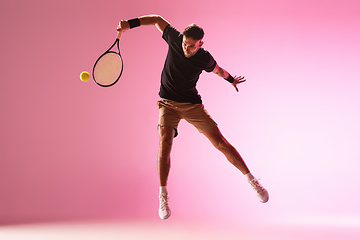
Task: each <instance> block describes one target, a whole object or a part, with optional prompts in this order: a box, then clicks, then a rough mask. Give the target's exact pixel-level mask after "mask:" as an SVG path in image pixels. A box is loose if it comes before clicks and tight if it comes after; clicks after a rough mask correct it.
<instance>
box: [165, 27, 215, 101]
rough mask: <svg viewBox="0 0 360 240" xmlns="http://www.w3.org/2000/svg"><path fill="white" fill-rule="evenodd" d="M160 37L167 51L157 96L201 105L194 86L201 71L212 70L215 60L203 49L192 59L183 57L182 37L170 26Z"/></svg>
mask: <svg viewBox="0 0 360 240" xmlns="http://www.w3.org/2000/svg"><path fill="white" fill-rule="evenodd" d="M162 37H163V39H164V40H165V41H166V42H167V44H168V45H169V49H168V53H167V56H166V60H165V64H164V68H163V71H162V73H161V85H160V92H159V96H160V97H161V98H165V99H168V100H172V101H176V102H190V103H195V104H198V103H202V101H201V97H200V95H199V93H198V91H197V89H196V84H197V82H198V80H199V76H200V74H201V72H202V71H203V70H205V71H206V72H211V71H213V70H214V68H215V66H216V61H215V59H214V58H213V57H212V56H211V54H210V53H209V52H208V51H206V50H204V49H203V48H200V49H199V50H198V51H197V52H196V53H195V55H193V56H192V57H190V58H187V57H185V55H184V52H183V50H182V40H183V35H182V34H181V33H180V32H179V31H178V30H176V29H175V28H174V27H172V26H171V25H168V26H166V28H165V29H164V32H163V36H162Z"/></svg>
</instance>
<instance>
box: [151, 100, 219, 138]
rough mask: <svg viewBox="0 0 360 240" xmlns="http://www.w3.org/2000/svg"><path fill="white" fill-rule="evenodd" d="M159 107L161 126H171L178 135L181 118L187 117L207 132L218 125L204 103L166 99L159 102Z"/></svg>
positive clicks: (190, 121)
mask: <svg viewBox="0 0 360 240" xmlns="http://www.w3.org/2000/svg"><path fill="white" fill-rule="evenodd" d="M157 107H158V108H159V126H170V127H173V128H174V129H175V136H174V137H176V136H177V135H178V131H177V128H178V125H179V122H180V120H181V119H185V120H186V121H187V122H189V123H190V124H192V125H193V126H194V127H196V129H197V130H198V131H199V132H200V133H203V132H206V131H208V130H210V129H212V128H214V127H216V126H217V124H216V122H215V121H214V120H213V119H212V118H211V117H210V115H209V114H208V112H207V111H206V110H205V109H204V105H202V104H193V103H179V102H174V101H170V100H166V99H161V100H160V101H158V102H157Z"/></svg>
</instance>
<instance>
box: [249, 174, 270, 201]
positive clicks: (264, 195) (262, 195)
mask: <svg viewBox="0 0 360 240" xmlns="http://www.w3.org/2000/svg"><path fill="white" fill-rule="evenodd" d="M249 183H250V185H251V187H252V188H253V189H254V190H255V192H256V193H257V196H258V198H259V200H260V202H262V203H266V202H267V201H269V193H268V191H267V190H266V189H265V188H264V187H263V186H261V184H260V183H259V180H258V179H255V178H254V179H253V180H251V181H249Z"/></svg>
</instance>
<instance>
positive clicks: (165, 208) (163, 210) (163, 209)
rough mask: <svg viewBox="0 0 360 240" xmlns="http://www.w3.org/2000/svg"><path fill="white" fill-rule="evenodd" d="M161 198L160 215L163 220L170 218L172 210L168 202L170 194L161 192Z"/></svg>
mask: <svg viewBox="0 0 360 240" xmlns="http://www.w3.org/2000/svg"><path fill="white" fill-rule="evenodd" d="M159 200H160V204H159V217H160V218H161V219H163V220H165V219H168V218H169V217H170V215H171V211H170V208H169V203H168V200H169V198H168V195H167V194H166V193H161V194H160V195H159Z"/></svg>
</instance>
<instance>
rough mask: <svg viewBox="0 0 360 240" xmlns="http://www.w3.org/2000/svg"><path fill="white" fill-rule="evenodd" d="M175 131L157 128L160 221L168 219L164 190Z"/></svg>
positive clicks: (168, 211)
mask: <svg viewBox="0 0 360 240" xmlns="http://www.w3.org/2000/svg"><path fill="white" fill-rule="evenodd" d="M174 134H175V130H174V129H173V128H172V127H169V126H159V153H158V173H159V184H160V194H159V200H160V206H159V216H160V218H161V219H167V218H169V217H170V214H171V212H170V208H169V206H168V194H167V190H166V186H167V179H168V176H169V171H170V152H171V147H172V143H173V139H174Z"/></svg>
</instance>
